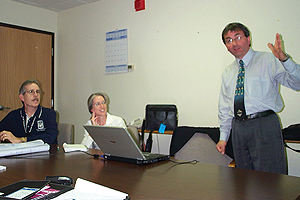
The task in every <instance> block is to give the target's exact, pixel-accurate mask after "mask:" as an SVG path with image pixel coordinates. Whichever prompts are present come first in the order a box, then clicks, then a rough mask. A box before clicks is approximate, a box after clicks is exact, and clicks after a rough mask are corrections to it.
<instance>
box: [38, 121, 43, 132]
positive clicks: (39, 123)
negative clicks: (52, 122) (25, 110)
mask: <svg viewBox="0 0 300 200" xmlns="http://www.w3.org/2000/svg"><path fill="white" fill-rule="evenodd" d="M37 127H38V130H37V131H44V130H45V126H44V121H43V120H38V121H37Z"/></svg>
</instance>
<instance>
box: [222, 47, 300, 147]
mask: <svg viewBox="0 0 300 200" xmlns="http://www.w3.org/2000/svg"><path fill="white" fill-rule="evenodd" d="M242 60H243V61H244V63H245V80H244V87H245V88H244V92H245V93H244V98H245V109H246V114H247V115H249V114H253V113H256V112H262V111H266V110H273V111H275V112H279V111H281V110H282V109H283V101H282V99H281V96H280V93H279V84H282V85H284V86H286V87H288V88H291V89H293V90H300V67H299V65H297V64H296V63H294V62H293V61H292V60H291V59H289V60H287V61H286V62H284V63H282V62H280V61H279V60H278V59H277V58H275V57H274V55H273V54H271V53H267V52H259V51H253V50H252V49H250V50H249V51H248V53H247V54H246V55H245V56H244V57H243V59H242ZM238 63H239V59H236V60H235V61H234V62H233V63H232V64H230V65H229V66H228V67H227V68H226V69H225V71H224V72H223V74H222V85H221V91H220V97H219V114H218V117H219V123H220V140H225V141H228V138H229V134H230V130H231V122H232V118H233V117H234V92H235V85H236V79H237V75H238V69H239V65H238Z"/></svg>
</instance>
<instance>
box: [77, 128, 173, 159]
mask: <svg viewBox="0 0 300 200" xmlns="http://www.w3.org/2000/svg"><path fill="white" fill-rule="evenodd" d="M83 127H84V128H85V129H86V130H87V132H88V133H89V134H90V136H91V137H92V138H93V139H94V141H95V142H96V143H97V144H98V146H99V147H100V149H101V151H102V152H103V153H104V158H105V159H107V160H116V161H123V162H130V163H136V164H149V163H155V162H158V161H162V160H168V159H169V158H170V156H169V155H163V154H153V153H148V152H142V151H141V150H140V148H139V147H138V145H137V143H136V142H135V141H134V140H133V138H132V136H131V134H130V130H129V129H127V128H126V127H112V126H95V125H84V126H83Z"/></svg>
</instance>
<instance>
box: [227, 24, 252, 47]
mask: <svg viewBox="0 0 300 200" xmlns="http://www.w3.org/2000/svg"><path fill="white" fill-rule="evenodd" d="M239 30H241V31H243V32H244V34H245V36H246V37H249V36H250V31H249V29H248V28H247V27H246V26H245V25H243V24H241V23H239V22H232V23H230V24H228V25H227V26H226V27H225V28H224V30H223V31H222V40H223V43H224V44H226V41H225V38H224V37H225V35H226V34H227V33H228V32H229V31H239ZM250 46H251V43H250Z"/></svg>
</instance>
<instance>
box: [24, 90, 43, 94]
mask: <svg viewBox="0 0 300 200" xmlns="http://www.w3.org/2000/svg"><path fill="white" fill-rule="evenodd" d="M25 92H27V93H28V94H29V95H34V94H37V95H39V94H42V91H41V90H28V91H25ZM25 92H24V94H25Z"/></svg>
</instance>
